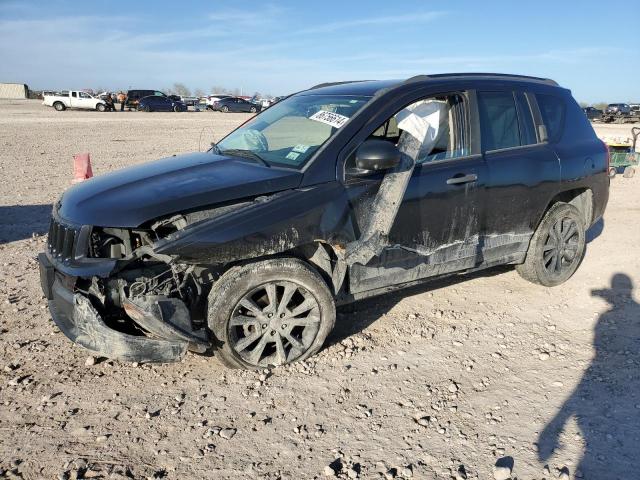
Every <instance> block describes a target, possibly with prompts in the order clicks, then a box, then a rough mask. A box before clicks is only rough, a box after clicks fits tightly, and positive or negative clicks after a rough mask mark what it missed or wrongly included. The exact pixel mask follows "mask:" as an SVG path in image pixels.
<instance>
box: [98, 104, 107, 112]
mask: <svg viewBox="0 0 640 480" xmlns="http://www.w3.org/2000/svg"><path fill="white" fill-rule="evenodd" d="M106 109H107V108H106V107H105V106H104V104H103V103H99V104H98V105H96V110H98V111H99V112H104V111H105V110H106Z"/></svg>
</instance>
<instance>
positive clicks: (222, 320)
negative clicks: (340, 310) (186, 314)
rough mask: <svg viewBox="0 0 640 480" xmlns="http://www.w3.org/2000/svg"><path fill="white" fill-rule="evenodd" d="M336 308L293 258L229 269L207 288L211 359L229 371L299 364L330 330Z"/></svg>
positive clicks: (307, 270)
mask: <svg viewBox="0 0 640 480" xmlns="http://www.w3.org/2000/svg"><path fill="white" fill-rule="evenodd" d="M335 318H336V308H335V303H334V300H333V296H332V295H331V292H330V291H329V288H328V287H327V285H326V283H325V282H324V280H323V279H322V277H321V276H320V275H319V274H318V272H316V271H315V270H314V269H313V268H311V267H310V266H309V265H308V264H307V263H305V262H303V261H302V260H299V259H297V258H276V259H269V260H262V261H258V262H255V263H250V264H245V265H239V266H234V267H232V268H230V269H229V270H228V271H227V272H225V273H224V274H223V275H222V276H221V277H220V278H219V279H218V281H216V283H215V284H214V285H213V287H212V288H211V292H210V293H209V306H208V312H207V320H208V324H209V328H210V329H211V331H212V332H213V334H214V336H215V338H216V340H217V342H218V346H217V351H216V356H218V358H219V359H220V360H221V361H222V362H223V363H224V364H225V365H227V366H229V367H233V368H246V369H257V368H265V367H269V366H271V365H282V364H287V363H292V362H295V361H301V360H304V359H306V358H308V357H310V356H311V355H313V354H315V353H316V352H317V351H318V350H320V348H321V347H322V344H323V343H324V341H325V339H326V337H327V335H328V334H329V332H330V331H331V330H332V329H333V325H334V324H335Z"/></svg>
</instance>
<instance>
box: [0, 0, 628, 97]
mask: <svg viewBox="0 0 640 480" xmlns="http://www.w3.org/2000/svg"><path fill="white" fill-rule="evenodd" d="M639 14H640V4H639V3H638V1H637V0H627V1H620V0H607V1H602V0H599V1H594V0H585V1H575V2H568V1H562V0H555V1H545V0H539V1H537V2H526V3H525V2H518V1H508V2H507V1H504V2H503V1H490V0H484V1H453V0H451V1H446V2H445V1H438V2H436V1H415V0H402V1H392V2H390V1H388V0H385V1H375V0H369V1H366V2H355V1H352V2H349V1H347V0H341V1H335V0H323V1H322V2H303V1H273V2H259V1H238V0H236V1H226V0H220V1H208V2H207V1H188V0H184V1H181V2H175V1H166V0H157V1H153V2H151V1H149V2H145V1H136V2H134V1H100V0H98V1H84V2H80V1H69V0H46V1H38V0H34V1H31V2H22V1H12V0H0V82H20V83H27V84H28V85H29V86H30V87H31V88H34V89H45V88H46V89H62V88H97V87H106V88H108V89H121V88H122V89H126V88H129V87H138V88H156V89H163V88H166V87H169V86H171V85H172V84H173V83H175V82H181V83H184V84H186V85H187V86H188V87H190V88H191V89H196V88H201V89H202V90H204V91H207V92H208V91H210V89H211V87H213V86H224V87H227V88H234V87H238V88H242V89H243V91H244V92H246V93H249V94H251V93H253V92H254V91H260V92H262V93H271V94H273V95H282V94H287V93H291V92H293V91H296V90H300V89H304V88H307V87H309V86H311V85H314V84H316V83H320V82H324V81H336V80H353V79H365V78H366V79H373V78H375V79H378V78H379V79H386V78H405V77H410V76H412V75H416V74H421V73H427V74H428V73H442V72H461V71H476V72H477V71H483V72H486V71H490V72H504V73H521V74H528V75H536V76H544V77H550V78H553V79H555V80H557V81H558V82H559V83H560V84H561V85H563V86H565V87H568V88H570V89H571V90H572V91H573V93H574V96H575V97H576V98H577V99H578V100H581V101H588V102H597V101H607V102H617V101H640V88H639V85H640V67H639V63H640V62H638V52H639V48H640V29H639V28H638V27H637V25H636V23H637V22H636V20H637V19H638V18H639V17H640V15H639ZM626 22H629V23H628V24H627V23H626ZM625 25H626V26H625Z"/></svg>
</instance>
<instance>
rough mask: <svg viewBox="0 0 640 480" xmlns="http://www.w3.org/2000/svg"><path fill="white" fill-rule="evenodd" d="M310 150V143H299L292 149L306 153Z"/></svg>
mask: <svg viewBox="0 0 640 480" xmlns="http://www.w3.org/2000/svg"><path fill="white" fill-rule="evenodd" d="M307 150H309V145H305V144H303V143H299V144H298V145H296V146H295V147H293V148H292V149H291V151H292V152H298V153H304V152H306V151H307Z"/></svg>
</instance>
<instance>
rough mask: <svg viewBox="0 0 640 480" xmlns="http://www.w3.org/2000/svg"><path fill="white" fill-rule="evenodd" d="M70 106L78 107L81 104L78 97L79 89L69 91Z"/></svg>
mask: <svg viewBox="0 0 640 480" xmlns="http://www.w3.org/2000/svg"><path fill="white" fill-rule="evenodd" d="M69 106H70V107H73V108H78V107H79V106H80V98H79V97H78V92H77V91H75V90H74V91H72V92H69Z"/></svg>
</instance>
